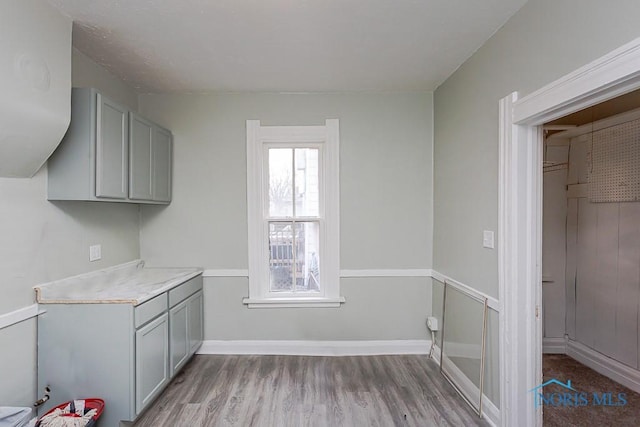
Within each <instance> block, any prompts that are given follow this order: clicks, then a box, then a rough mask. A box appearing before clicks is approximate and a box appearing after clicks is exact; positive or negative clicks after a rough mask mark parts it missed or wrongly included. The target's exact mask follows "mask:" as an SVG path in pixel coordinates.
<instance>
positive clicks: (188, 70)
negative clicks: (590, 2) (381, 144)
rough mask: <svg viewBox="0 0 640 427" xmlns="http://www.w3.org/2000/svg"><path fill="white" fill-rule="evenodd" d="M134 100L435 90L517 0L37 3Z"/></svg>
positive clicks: (61, 0) (510, 11)
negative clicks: (55, 13)
mask: <svg viewBox="0 0 640 427" xmlns="http://www.w3.org/2000/svg"><path fill="white" fill-rule="evenodd" d="M48 1H49V2H50V3H52V4H53V5H54V6H56V7H57V8H59V9H60V10H61V11H62V12H63V13H64V14H66V15H68V16H71V17H72V18H73V19H74V21H75V25H74V34H73V38H74V41H73V43H74V46H76V47H77V48H78V49H79V50H80V51H82V52H84V53H85V54H87V55H88V56H89V57H91V58H93V59H94V60H95V61H96V62H98V63H100V64H102V65H103V66H105V67H106V68H107V69H108V70H110V71H111V72H112V73H113V74H115V75H117V76H118V77H120V78H121V79H123V80H124V81H126V82H128V83H129V84H130V85H131V86H133V87H134V88H136V89H138V90H139V91H140V92H205V91H268V92H282V91H284V92H301V91H302V92H334V91H409V90H410V91H413V90H423V91H430V90H434V89H435V88H436V87H437V86H438V85H439V84H441V83H442V82H443V81H444V80H445V79H446V78H447V77H448V76H449V75H451V73H453V71H455V70H456V68H458V67H459V66H460V65H461V64H462V63H463V62H464V61H465V60H466V59H467V58H469V56H471V54H472V53H473V52H474V51H475V50H476V49H478V48H479V47H480V46H481V45H482V44H483V43H484V42H485V41H486V40H487V39H488V38H489V37H490V36H491V35H492V34H493V33H494V32H495V31H496V30H497V29H498V28H500V26H502V25H503V24H504V23H505V22H506V21H507V20H508V19H509V17H511V16H512V15H513V14H514V13H515V12H516V11H517V10H518V9H519V8H520V7H521V6H522V5H523V4H524V3H525V2H526V0H135V1H127V0H48Z"/></svg>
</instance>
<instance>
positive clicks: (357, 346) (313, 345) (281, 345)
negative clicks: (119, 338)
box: [198, 340, 431, 356]
mask: <svg viewBox="0 0 640 427" xmlns="http://www.w3.org/2000/svg"><path fill="white" fill-rule="evenodd" d="M430 347H431V341H429V340H388V341H250V340H242V341H217V340H209V341H204V342H203V343H202V347H200V350H198V354H259V355H291V356H374V355H383V354H429V349H430Z"/></svg>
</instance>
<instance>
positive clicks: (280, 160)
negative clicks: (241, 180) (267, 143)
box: [269, 148, 293, 217]
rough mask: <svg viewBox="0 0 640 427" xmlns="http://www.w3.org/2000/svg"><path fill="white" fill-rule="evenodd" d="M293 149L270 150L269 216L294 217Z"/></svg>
mask: <svg viewBox="0 0 640 427" xmlns="http://www.w3.org/2000/svg"><path fill="white" fill-rule="evenodd" d="M292 167H293V149H291V148H270V149H269V216H272V217H291V216H293V171H292Z"/></svg>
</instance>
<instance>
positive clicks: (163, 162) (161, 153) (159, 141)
mask: <svg viewBox="0 0 640 427" xmlns="http://www.w3.org/2000/svg"><path fill="white" fill-rule="evenodd" d="M152 147H153V154H152V159H153V180H152V182H153V184H152V185H153V200H154V201H157V202H170V201H171V163H172V162H171V159H172V157H173V143H172V137H171V132H169V131H168V130H165V129H162V128H159V127H155V128H154V134H153V144H152Z"/></svg>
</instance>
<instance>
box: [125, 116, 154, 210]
mask: <svg viewBox="0 0 640 427" xmlns="http://www.w3.org/2000/svg"><path fill="white" fill-rule="evenodd" d="M129 117H130V119H129V126H130V127H129V129H130V133H129V161H130V165H131V167H130V168H129V197H130V198H132V199H138V200H152V199H153V194H152V193H153V189H152V187H151V185H152V173H153V172H152V169H151V165H152V160H151V150H152V144H153V133H154V129H153V123H151V122H150V121H148V120H145V119H143V118H142V117H140V116H138V115H137V114H135V113H130V114H129Z"/></svg>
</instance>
